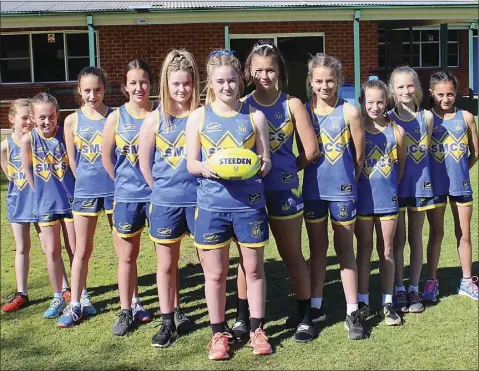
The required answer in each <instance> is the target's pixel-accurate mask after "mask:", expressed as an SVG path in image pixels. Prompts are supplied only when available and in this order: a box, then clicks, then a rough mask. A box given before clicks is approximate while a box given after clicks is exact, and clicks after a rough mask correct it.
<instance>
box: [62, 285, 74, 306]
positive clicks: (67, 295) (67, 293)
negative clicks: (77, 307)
mask: <svg viewBox="0 0 479 371" xmlns="http://www.w3.org/2000/svg"><path fill="white" fill-rule="evenodd" d="M62 297H63V300H65V301H67V302H71V301H72V290H71V289H70V288H69V287H67V288H65V289H62Z"/></svg>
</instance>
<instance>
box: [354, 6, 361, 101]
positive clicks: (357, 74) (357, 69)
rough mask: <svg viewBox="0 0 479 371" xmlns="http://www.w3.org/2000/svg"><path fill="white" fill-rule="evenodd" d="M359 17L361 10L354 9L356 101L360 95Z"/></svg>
mask: <svg viewBox="0 0 479 371" xmlns="http://www.w3.org/2000/svg"><path fill="white" fill-rule="evenodd" d="M360 18H361V11H360V10H355V11H354V96H355V98H356V102H359V96H360V95H361V54H360V45H359V44H360V42H359V40H360V39H359V19H360Z"/></svg>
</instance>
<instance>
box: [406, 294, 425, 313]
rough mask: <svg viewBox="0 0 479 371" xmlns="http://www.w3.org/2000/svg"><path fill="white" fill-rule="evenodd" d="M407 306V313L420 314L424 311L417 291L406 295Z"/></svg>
mask: <svg viewBox="0 0 479 371" xmlns="http://www.w3.org/2000/svg"><path fill="white" fill-rule="evenodd" d="M407 304H408V306H409V308H408V312H409V313H422V312H423V311H424V305H423V304H422V300H421V296H420V295H419V293H418V292H417V291H411V292H408V293H407Z"/></svg>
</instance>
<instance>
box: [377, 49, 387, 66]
mask: <svg viewBox="0 0 479 371" xmlns="http://www.w3.org/2000/svg"><path fill="white" fill-rule="evenodd" d="M378 66H379V68H385V67H386V46H385V45H384V44H379V45H378Z"/></svg>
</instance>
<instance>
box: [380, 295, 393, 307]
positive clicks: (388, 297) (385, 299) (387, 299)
mask: <svg viewBox="0 0 479 371" xmlns="http://www.w3.org/2000/svg"><path fill="white" fill-rule="evenodd" d="M392 302H393V296H392V294H382V306H383V307H385V306H386V304H388V303H390V304H392Z"/></svg>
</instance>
